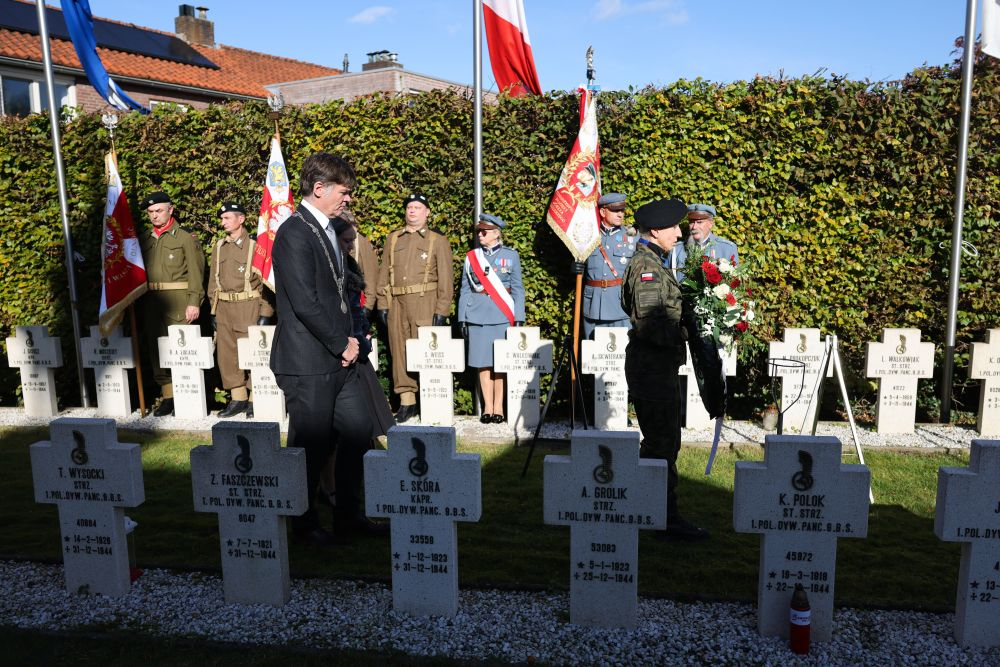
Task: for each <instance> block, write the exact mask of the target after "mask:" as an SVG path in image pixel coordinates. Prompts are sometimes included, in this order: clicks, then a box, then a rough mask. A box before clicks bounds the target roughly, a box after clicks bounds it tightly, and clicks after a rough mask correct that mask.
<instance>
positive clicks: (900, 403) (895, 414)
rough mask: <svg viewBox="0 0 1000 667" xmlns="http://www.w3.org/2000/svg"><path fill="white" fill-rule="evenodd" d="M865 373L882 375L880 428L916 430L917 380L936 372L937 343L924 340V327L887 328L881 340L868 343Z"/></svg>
mask: <svg viewBox="0 0 1000 667" xmlns="http://www.w3.org/2000/svg"><path fill="white" fill-rule="evenodd" d="M865 373H866V374H867V376H868V377H870V378H871V377H877V378H878V410H877V412H876V415H877V416H876V422H877V426H876V430H877V431H878V432H879V433H913V426H914V422H915V421H916V415H917V379H918V378H929V377H931V376H933V375H934V343H921V342H920V329H884V330H883V331H882V342H881V343H871V342H870V343H868V346H867V350H866V355H865Z"/></svg>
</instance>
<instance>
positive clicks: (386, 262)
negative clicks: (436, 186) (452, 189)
mask: <svg viewBox="0 0 1000 667" xmlns="http://www.w3.org/2000/svg"><path fill="white" fill-rule="evenodd" d="M403 205H404V206H405V207H406V226H405V227H404V228H403V229H399V230H396V231H394V232H392V233H391V234H389V236H388V237H386V240H385V248H384V249H383V252H382V268H381V270H380V271H379V277H378V286H377V288H376V293H377V295H378V309H379V319H381V320H382V322H383V324H385V326H386V328H387V329H388V331H389V349H390V350H391V351H392V382H393V385H394V386H393V391H395V392H396V393H397V394H399V411H398V412H397V413H396V421H397V422H398V423H402V422H405V421H406V420H408V419H410V418H411V417H413V416H414V415H415V414H417V380H416V378H415V377H413V376H412V375H410V374H409V373H407V372H406V340H407V339H408V338H416V337H417V327H421V326H427V325H434V326H441V325H443V324H445V322H446V319H445V318H446V317H447V316H448V313H449V312H451V303H452V300H453V298H454V296H455V285H454V283H453V277H452V252H451V246H450V245H449V244H448V238H447V237H445V236H444V235H443V234H440V233H438V232H435V231H434V230H432V229H430V228H429V227H428V226H427V216H428V215H430V212H431V209H430V204H429V203H428V200H427V197H426V196H424V195H422V194H411V195H409V196H408V197H407V198H406V199H405V200H403Z"/></svg>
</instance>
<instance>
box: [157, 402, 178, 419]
mask: <svg viewBox="0 0 1000 667" xmlns="http://www.w3.org/2000/svg"><path fill="white" fill-rule="evenodd" d="M172 414H174V399H172V398H164V399H162V400H161V401H160V405H159V406H158V407H157V408H156V409H155V410H153V416H154V417H168V416H170V415H172Z"/></svg>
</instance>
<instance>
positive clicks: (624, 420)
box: [580, 327, 628, 431]
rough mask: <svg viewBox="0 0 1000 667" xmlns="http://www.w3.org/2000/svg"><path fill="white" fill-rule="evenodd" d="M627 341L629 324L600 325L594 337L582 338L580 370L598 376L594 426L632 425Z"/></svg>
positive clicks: (605, 428) (618, 427) (620, 427)
mask: <svg viewBox="0 0 1000 667" xmlns="http://www.w3.org/2000/svg"><path fill="white" fill-rule="evenodd" d="M627 345H628V328H627V327H597V328H596V329H594V339H593V340H583V341H580V366H581V368H580V372H581V373H584V374H588V375H593V376H594V428H596V429H598V430H601V431H615V430H623V429H625V428H626V427H628V386H627V385H626V382H625V347H626V346H627Z"/></svg>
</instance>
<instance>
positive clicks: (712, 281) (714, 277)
mask: <svg viewBox="0 0 1000 667" xmlns="http://www.w3.org/2000/svg"><path fill="white" fill-rule="evenodd" d="M701 268H702V269H703V270H704V271H705V280H707V281H708V284H709V285H718V284H719V283H721V282H722V274H721V273H719V269H717V268H716V267H715V265H714V264H711V263H709V262H706V263H705V264H702V265H701Z"/></svg>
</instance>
